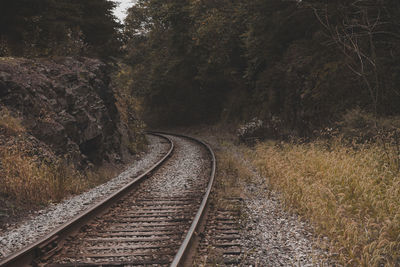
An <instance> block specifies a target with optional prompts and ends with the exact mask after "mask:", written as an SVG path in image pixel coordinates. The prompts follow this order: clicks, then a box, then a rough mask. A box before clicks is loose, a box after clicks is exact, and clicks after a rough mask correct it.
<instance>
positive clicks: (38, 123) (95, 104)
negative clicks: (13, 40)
mask: <svg viewBox="0 0 400 267" xmlns="http://www.w3.org/2000/svg"><path fill="white" fill-rule="evenodd" d="M0 104H1V106H3V107H6V108H7V109H8V110H10V111H12V112H13V113H16V114H18V115H19V117H21V118H22V121H23V125H24V126H25V128H26V129H27V132H28V134H29V135H31V136H32V137H33V138H34V139H37V140H39V141H40V142H42V143H44V144H46V146H48V147H50V149H51V150H52V151H53V152H54V153H55V154H56V155H58V156H63V157H64V156H66V157H68V159H69V160H71V161H72V162H73V163H75V164H77V165H78V166H83V167H84V166H87V165H88V164H90V163H93V164H99V163H101V162H103V161H109V162H118V161H121V160H122V158H121V157H122V154H123V152H122V145H121V138H122V137H121V132H123V131H121V129H119V127H120V126H119V125H121V124H120V123H119V122H120V118H119V114H118V111H117V109H116V106H115V98H114V96H113V92H112V90H111V89H110V78H109V67H108V66H107V65H106V64H104V63H102V62H101V61H99V60H96V59H89V58H81V59H72V58H55V59H35V60H30V59H22V58H0Z"/></svg>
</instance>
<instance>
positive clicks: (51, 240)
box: [0, 132, 174, 267]
mask: <svg viewBox="0 0 400 267" xmlns="http://www.w3.org/2000/svg"><path fill="white" fill-rule="evenodd" d="M148 134H151V135H155V136H159V137H161V138H163V139H165V140H167V141H168V142H169V143H170V148H169V150H168V152H167V153H166V154H165V155H164V156H163V158H162V159H160V160H159V161H158V162H157V163H155V164H154V165H153V166H152V167H151V168H149V169H148V170H147V171H145V172H144V173H143V174H141V175H139V176H138V177H136V178H135V179H134V180H132V182H130V183H129V184H127V185H125V186H124V187H122V188H121V189H120V190H118V191H117V192H115V193H113V194H112V195H111V196H109V197H107V198H106V199H104V200H102V201H101V202H99V203H97V204H94V205H93V206H91V207H90V208H89V209H87V210H85V211H84V212H83V213H81V214H79V215H77V216H75V217H74V218H72V219H71V220H69V221H68V222H66V223H65V224H63V225H61V226H59V227H57V228H56V229H54V230H53V231H51V232H50V233H49V234H47V235H46V236H45V237H43V238H41V239H40V240H38V241H36V242H35V243H33V244H31V245H29V246H28V247H26V248H23V249H21V250H20V251H18V252H16V253H14V254H12V255H10V256H8V257H6V258H4V259H3V260H2V261H0V266H1V267H15V266H18V267H22V266H31V263H32V261H33V260H34V259H35V258H37V257H38V256H40V254H41V252H40V250H41V249H43V248H45V247H47V246H51V247H54V246H56V244H57V243H58V242H60V241H62V240H63V239H64V238H65V237H66V236H68V234H70V233H72V232H74V231H77V230H78V229H79V228H80V227H81V226H82V224H84V223H85V222H87V221H89V220H90V219H91V218H93V217H94V216H96V215H98V214H100V213H101V212H102V211H104V209H106V208H107V207H110V206H111V205H112V204H113V203H115V202H116V201H117V200H119V199H120V198H122V197H123V196H124V195H126V194H127V193H129V191H131V189H133V188H134V187H135V186H136V185H137V184H138V183H139V182H140V181H142V180H143V179H145V178H146V177H149V176H150V175H151V173H152V172H153V171H154V170H156V169H157V168H159V167H160V166H161V165H162V163H164V162H165V161H166V160H167V159H168V158H169V157H171V155H172V152H173V151H174V143H173V142H172V140H171V139H170V138H168V137H167V136H165V135H163V134H162V133H155V132H152V133H148Z"/></svg>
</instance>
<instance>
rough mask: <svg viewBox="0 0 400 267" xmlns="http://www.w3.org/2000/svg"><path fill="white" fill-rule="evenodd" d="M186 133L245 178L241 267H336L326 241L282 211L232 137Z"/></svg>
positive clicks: (241, 182)
mask: <svg viewBox="0 0 400 267" xmlns="http://www.w3.org/2000/svg"><path fill="white" fill-rule="evenodd" d="M187 132H188V133H189V134H192V135H195V136H198V137H199V138H201V139H203V140H206V141H208V142H209V143H210V144H211V145H212V147H213V148H214V151H215V152H216V154H217V158H218V157H220V156H222V155H230V157H232V158H233V159H234V162H235V165H237V166H236V168H242V170H243V172H245V173H246V176H248V177H238V183H239V185H238V187H239V188H240V191H241V193H240V196H241V197H242V199H243V202H242V207H241V213H242V214H241V217H240V218H238V221H241V224H242V230H241V234H240V235H241V241H240V242H241V248H242V251H243V252H244V253H245V254H246V255H245V257H244V259H243V260H242V262H241V266H339V265H338V264H336V263H335V262H334V261H333V260H332V257H331V256H330V255H329V253H328V252H327V250H326V249H324V248H323V247H322V246H325V247H326V246H327V240H325V239H324V238H320V239H319V238H317V236H316V234H315V232H314V231H313V228H312V225H311V224H310V223H308V222H307V221H305V220H304V219H302V218H301V217H300V216H298V215H297V214H295V213H293V212H290V211H288V210H287V209H285V207H284V205H283V203H282V202H281V197H280V195H279V193H278V192H275V191H272V190H271V189H270V188H269V187H268V184H267V181H266V178H265V177H263V176H261V175H260V174H259V173H258V171H257V170H256V168H255V167H254V166H253V165H252V164H251V162H250V160H248V156H247V155H246V152H245V150H246V149H243V148H242V147H240V146H237V145H235V140H233V139H232V136H230V135H221V134H220V133H219V132H218V131H216V132H214V133H212V132H210V131H208V130H206V131H204V130H200V131H196V132H195V133H193V132H192V131H191V130H190V129H189V130H188V131H187ZM239 176H240V174H239ZM217 179H224V178H223V177H217ZM200 266H203V265H200Z"/></svg>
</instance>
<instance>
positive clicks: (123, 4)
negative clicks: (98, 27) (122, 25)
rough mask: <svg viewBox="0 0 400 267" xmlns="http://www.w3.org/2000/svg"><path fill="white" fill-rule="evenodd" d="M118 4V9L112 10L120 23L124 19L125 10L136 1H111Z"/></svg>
mask: <svg viewBox="0 0 400 267" xmlns="http://www.w3.org/2000/svg"><path fill="white" fill-rule="evenodd" d="M113 1H114V2H116V3H118V4H119V5H118V7H117V8H116V9H115V10H114V14H115V16H116V17H117V18H118V19H119V20H120V21H121V22H124V19H125V17H126V10H127V9H128V8H129V7H131V6H132V5H133V4H134V3H135V2H136V1H135V0H113Z"/></svg>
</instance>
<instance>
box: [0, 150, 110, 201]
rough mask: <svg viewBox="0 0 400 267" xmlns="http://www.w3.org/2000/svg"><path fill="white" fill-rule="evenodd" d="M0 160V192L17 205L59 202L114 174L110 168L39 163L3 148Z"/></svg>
mask: <svg viewBox="0 0 400 267" xmlns="http://www.w3.org/2000/svg"><path fill="white" fill-rule="evenodd" d="M0 159H1V164H2V165H1V170H0V184H1V185H2V186H1V188H0V193H1V194H2V195H4V196H6V197H8V198H11V199H13V200H14V201H15V202H17V203H18V204H20V205H26V204H29V205H30V206H38V205H45V204H48V203H51V202H59V201H61V200H62V199H64V198H65V197H67V196H70V195H73V194H78V193H82V192H84V191H86V190H88V189H90V188H92V187H94V186H96V185H98V184H101V183H103V182H105V181H106V180H108V179H109V178H111V177H113V175H114V174H115V170H112V168H100V169H98V170H96V171H87V172H79V171H77V170H76V169H75V168H74V166H72V165H69V164H66V163H65V162H64V161H62V160H59V161H57V162H53V163H50V164H49V163H41V162H40V161H38V159H37V158H35V157H31V156H26V155H23V154H22V153H20V152H18V151H17V152H16V151H9V150H4V149H3V150H2V151H1V152H0Z"/></svg>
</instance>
